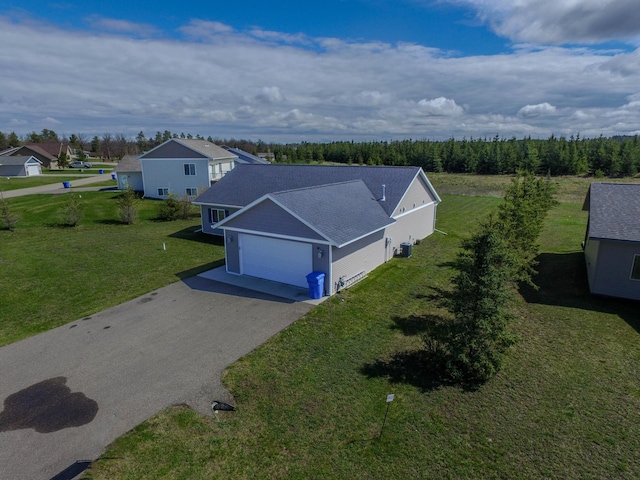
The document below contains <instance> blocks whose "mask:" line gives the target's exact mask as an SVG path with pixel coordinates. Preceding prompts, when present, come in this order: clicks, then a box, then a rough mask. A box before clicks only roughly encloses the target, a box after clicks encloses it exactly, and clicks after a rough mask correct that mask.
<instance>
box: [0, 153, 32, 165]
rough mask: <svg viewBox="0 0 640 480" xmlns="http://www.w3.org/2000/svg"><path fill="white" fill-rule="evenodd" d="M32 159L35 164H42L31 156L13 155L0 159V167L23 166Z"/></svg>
mask: <svg viewBox="0 0 640 480" xmlns="http://www.w3.org/2000/svg"><path fill="white" fill-rule="evenodd" d="M32 158H33V159H34V160H35V161H36V162H38V163H40V164H42V162H41V161H40V160H38V159H37V158H36V157H34V156H33V155H15V156H11V155H5V156H2V157H0V165H24V164H25V163H27V162H28V161H29V160H30V159H32Z"/></svg>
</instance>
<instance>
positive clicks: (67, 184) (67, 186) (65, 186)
mask: <svg viewBox="0 0 640 480" xmlns="http://www.w3.org/2000/svg"><path fill="white" fill-rule="evenodd" d="M62 186H63V187H64V188H71V182H62Z"/></svg>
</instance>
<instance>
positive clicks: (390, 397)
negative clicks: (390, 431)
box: [378, 393, 396, 438]
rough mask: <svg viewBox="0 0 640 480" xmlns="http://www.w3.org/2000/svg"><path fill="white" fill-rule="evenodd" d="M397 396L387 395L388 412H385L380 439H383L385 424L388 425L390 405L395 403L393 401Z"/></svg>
mask: <svg viewBox="0 0 640 480" xmlns="http://www.w3.org/2000/svg"><path fill="white" fill-rule="evenodd" d="M395 397H396V396H395V395H394V394H393V393H390V394H389V395H387V411H386V412H384V420H383V421H382V428H381V429H380V435H378V438H380V437H382V432H383V431H384V424H385V423H387V413H389V405H390V404H391V402H393V399H394V398H395Z"/></svg>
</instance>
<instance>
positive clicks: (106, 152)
mask: <svg viewBox="0 0 640 480" xmlns="http://www.w3.org/2000/svg"><path fill="white" fill-rule="evenodd" d="M171 138H177V139H180V138H185V139H192V138H193V139H202V140H208V141H210V142H213V143H216V144H218V145H227V146H230V147H235V148H240V149H242V150H245V151H247V152H249V153H252V154H258V153H268V154H270V156H271V159H272V161H275V162H276V163H324V162H331V163H344V164H355V165H413V166H419V167H422V168H423V169H424V170H425V171H427V172H449V173H473V174H487V175H489V174H491V175H495V174H513V173H516V172H518V171H521V170H527V171H530V172H534V173H538V174H544V175H547V174H549V175H552V176H557V175H585V174H588V175H593V176H595V177H605V176H607V177H631V176H635V175H637V174H638V172H639V171H640V140H639V138H638V136H637V135H636V136H619V137H611V138H605V137H602V136H600V137H598V138H580V135H575V136H573V135H572V136H570V137H569V138H566V137H563V136H561V137H556V136H554V135H551V136H550V137H549V138H547V139H532V138H530V137H527V138H523V139H516V138H515V137H512V138H508V139H507V138H501V137H500V136H498V135H496V136H495V137H493V138H492V139H487V138H475V139H474V138H471V139H466V138H465V139H462V140H459V139H454V138H451V139H449V140H444V141H435V140H411V139H408V140H393V141H369V142H355V141H350V142H349V141H337V142H325V143H309V142H302V143H291V144H277V143H267V142H263V141H261V140H258V141H252V140H242V139H240V140H238V139H234V138H231V139H220V138H214V137H211V136H209V137H206V138H205V137H203V136H201V135H195V136H193V135H191V134H184V133H181V134H177V133H172V132H170V131H168V130H165V131H164V132H157V133H156V135H155V136H153V137H147V136H145V134H144V133H143V132H140V133H139V134H138V135H137V136H136V138H135V139H127V137H125V136H124V135H122V134H116V135H111V134H109V133H106V134H104V135H102V136H100V137H99V136H94V137H92V138H89V137H88V136H86V135H82V134H73V135H71V136H70V137H69V138H66V137H59V136H58V135H57V134H56V133H55V132H54V131H53V130H48V129H44V130H42V132H40V133H37V132H32V133H30V134H28V135H26V136H24V137H19V136H18V135H16V134H15V133H13V132H12V133H9V134H5V133H3V132H0V151H2V150H5V149H6V148H10V147H14V146H20V145H24V144H28V143H43V142H51V141H60V142H69V143H70V144H71V146H72V148H74V149H76V150H82V151H84V152H87V153H89V154H90V155H91V156H95V157H99V158H102V159H105V160H112V161H117V160H118V159H120V158H122V157H123V156H124V155H125V154H133V155H139V154H141V153H143V152H145V151H147V150H150V149H152V148H154V147H156V146H158V145H160V144H161V143H163V142H165V141H167V140H169V139H171Z"/></svg>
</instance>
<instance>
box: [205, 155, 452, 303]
mask: <svg viewBox="0 0 640 480" xmlns="http://www.w3.org/2000/svg"><path fill="white" fill-rule="evenodd" d="M194 203H195V204H196V205H200V208H201V215H202V230H203V232H205V233H209V234H214V235H224V243H225V254H226V269H227V272H229V273H232V274H237V275H249V276H254V277H259V278H264V279H268V280H273V281H276V282H281V283H286V284H290V285H296V286H299V287H305V286H307V279H306V275H307V274H309V273H311V272H322V273H324V274H325V283H324V291H325V294H326V295H332V294H334V293H336V292H337V291H339V290H340V289H341V288H345V287H348V286H350V285H351V284H353V283H355V282H357V281H358V280H360V279H362V278H364V277H365V276H366V275H367V274H368V273H369V272H370V271H372V270H373V269H375V268H376V267H377V266H379V265H381V264H382V263H384V262H386V261H387V260H388V259H390V258H391V257H393V256H394V255H395V254H398V253H400V252H401V251H404V252H406V251H408V249H409V248H410V245H412V244H414V243H415V242H416V241H418V240H420V239H422V238H424V237H426V236H428V235H430V234H431V233H433V231H434V229H435V220H436V207H437V205H438V203H440V197H438V194H437V193H436V191H435V190H434V188H433V187H432V185H431V183H430V182H429V180H428V178H427V177H426V175H425V174H424V172H423V171H422V169H420V168H419V167H360V166H312V165H239V166H238V167H236V168H235V169H234V170H233V171H231V172H230V173H229V174H227V175H226V176H225V177H224V178H223V179H222V180H220V181H219V182H217V183H216V184H215V185H213V186H212V187H211V188H210V189H209V190H207V191H206V192H204V193H203V194H202V195H200V196H199V197H198V198H196V200H195V201H194ZM407 247H409V248H407Z"/></svg>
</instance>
